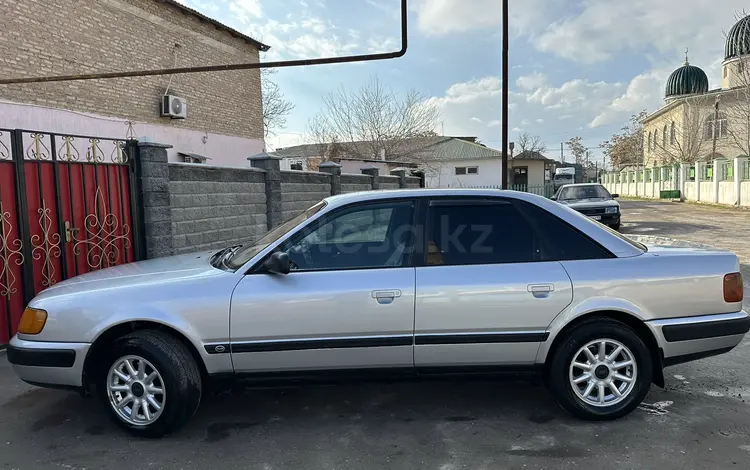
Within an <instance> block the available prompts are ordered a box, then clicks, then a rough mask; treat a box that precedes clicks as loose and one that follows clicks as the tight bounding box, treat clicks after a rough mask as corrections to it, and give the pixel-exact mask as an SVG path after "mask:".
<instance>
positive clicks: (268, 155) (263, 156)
mask: <svg viewBox="0 0 750 470" xmlns="http://www.w3.org/2000/svg"><path fill="white" fill-rule="evenodd" d="M247 159H248V160H283V159H284V157H282V156H281V155H279V154H278V153H274V152H261V153H258V154H256V155H253V156H251V157H247Z"/></svg>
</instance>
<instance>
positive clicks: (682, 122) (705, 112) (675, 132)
mask: <svg viewBox="0 0 750 470" xmlns="http://www.w3.org/2000/svg"><path fill="white" fill-rule="evenodd" d="M713 103H714V98H713V97H711V96H696V97H689V98H686V99H685V101H684V103H683V104H682V115H681V116H680V119H679V121H677V122H675V121H670V122H664V124H663V126H657V129H656V133H655V134H654V137H653V139H652V141H651V150H652V151H653V152H654V155H655V156H656V158H657V160H659V161H660V162H661V164H662V165H666V164H670V163H678V162H685V163H692V162H695V161H696V160H698V159H700V158H701V157H703V156H706V155H707V154H708V153H709V152H710V149H711V138H710V136H708V135H707V130H706V129H707V128H706V126H707V125H711V124H710V122H709V121H711V120H712V117H713V112H714V111H713V109H714V108H713Z"/></svg>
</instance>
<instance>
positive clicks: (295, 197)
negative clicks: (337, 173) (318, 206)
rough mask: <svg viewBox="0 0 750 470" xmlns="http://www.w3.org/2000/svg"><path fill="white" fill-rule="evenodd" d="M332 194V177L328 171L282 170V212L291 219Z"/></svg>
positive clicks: (284, 217)
mask: <svg viewBox="0 0 750 470" xmlns="http://www.w3.org/2000/svg"><path fill="white" fill-rule="evenodd" d="M330 195H331V177H330V175H328V174H326V173H317V172H308V171H306V172H300V171H282V172H281V212H282V218H283V219H284V220H289V219H291V218H292V217H294V216H295V215H297V214H299V213H300V212H302V211H303V210H305V209H307V208H308V207H310V206H312V205H313V204H315V203H316V202H318V201H320V200H321V199H323V198H327V197H328V196H330Z"/></svg>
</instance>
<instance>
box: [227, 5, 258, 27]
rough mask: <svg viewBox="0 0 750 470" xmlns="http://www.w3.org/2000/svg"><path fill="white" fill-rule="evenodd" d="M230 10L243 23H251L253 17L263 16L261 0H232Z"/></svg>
mask: <svg viewBox="0 0 750 470" xmlns="http://www.w3.org/2000/svg"><path fill="white" fill-rule="evenodd" d="M229 11H230V12H232V13H234V14H235V15H236V17H237V19H238V20H240V22H242V23H243V24H247V23H249V22H250V19H251V18H260V17H261V16H263V9H262V8H261V6H260V0H232V1H231V2H229Z"/></svg>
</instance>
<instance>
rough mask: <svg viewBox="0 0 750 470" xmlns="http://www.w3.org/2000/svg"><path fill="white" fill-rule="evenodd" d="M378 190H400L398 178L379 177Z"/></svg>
mask: <svg viewBox="0 0 750 470" xmlns="http://www.w3.org/2000/svg"><path fill="white" fill-rule="evenodd" d="M378 178H379V184H378V189H399V188H400V187H401V186H400V184H399V181H398V176H379V177H378Z"/></svg>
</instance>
